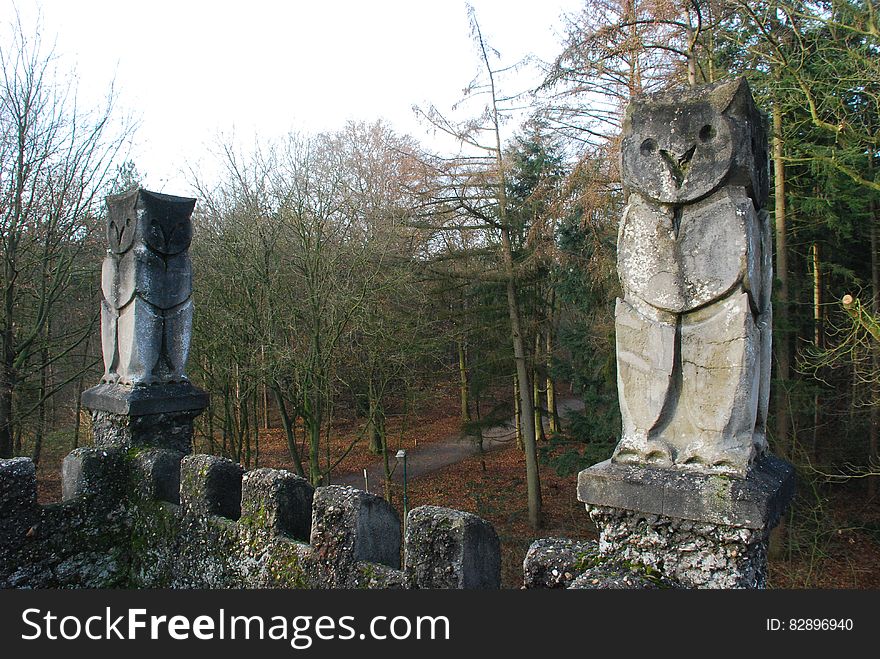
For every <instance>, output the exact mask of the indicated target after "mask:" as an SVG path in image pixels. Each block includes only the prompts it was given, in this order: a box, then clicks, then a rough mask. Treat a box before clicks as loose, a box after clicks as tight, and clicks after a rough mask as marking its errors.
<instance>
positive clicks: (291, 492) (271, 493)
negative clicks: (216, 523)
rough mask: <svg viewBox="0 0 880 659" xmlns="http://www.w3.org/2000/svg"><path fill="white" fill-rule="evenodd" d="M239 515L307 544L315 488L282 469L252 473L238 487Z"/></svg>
mask: <svg viewBox="0 0 880 659" xmlns="http://www.w3.org/2000/svg"><path fill="white" fill-rule="evenodd" d="M241 490H242V496H241V514H242V517H243V518H249V519H251V520H253V521H255V522H257V523H259V524H260V525H261V526H263V527H266V528H269V529H271V530H272V531H273V532H275V533H284V534H286V535H289V536H290V537H291V538H295V539H297V540H302V541H304V542H308V540H309V536H310V534H311V529H312V499H313V498H314V496H315V488H313V487H312V485H311V483H309V482H308V481H307V480H306V479H305V478H302V477H301V476H297V475H296V474H292V473H290V472H289V471H284V470H282V469H254V470H253V471H249V472H247V473H246V474H245V475H244V479H243V480H242V484H241Z"/></svg>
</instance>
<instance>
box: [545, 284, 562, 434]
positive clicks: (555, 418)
mask: <svg viewBox="0 0 880 659" xmlns="http://www.w3.org/2000/svg"><path fill="white" fill-rule="evenodd" d="M555 297H556V296H555V293H551V296H550V310H549V311H550V313H549V320H548V323H547V325H548V326H547V332H546V344H545V350H546V354H545V355H544V368H545V369H546V370H547V372H546V375H547V380H546V382H547V415H548V416H549V421H550V433H551V434H556V433H558V432H560V431H561V430H562V425H561V424H560V423H559V408H558V407H557V406H556V383H555V382H554V381H553V377H552V372H553V371H552V369H553V328H554V317H555V310H554V307H555V304H554V298H555Z"/></svg>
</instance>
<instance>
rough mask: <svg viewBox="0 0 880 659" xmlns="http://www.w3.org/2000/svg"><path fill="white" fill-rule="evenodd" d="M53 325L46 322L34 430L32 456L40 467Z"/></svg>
mask: <svg viewBox="0 0 880 659" xmlns="http://www.w3.org/2000/svg"><path fill="white" fill-rule="evenodd" d="M51 327H52V326H51V324H50V323H49V322H48V321H47V322H46V329H45V332H44V343H43V347H42V348H40V363H41V368H40V389H39V392H38V394H37V395H38V396H39V399H38V400H39V402H38V403H37V427H36V429H35V430H34V450H33V453H32V454H31V460H33V462H34V465H35V466H39V464H40V457H41V453H42V451H43V437H44V436H45V434H46V402H47V401H46V398H47V394H48V392H49V341H50V340H51V337H52V329H51Z"/></svg>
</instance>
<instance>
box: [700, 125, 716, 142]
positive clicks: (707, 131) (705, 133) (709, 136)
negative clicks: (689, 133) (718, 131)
mask: <svg viewBox="0 0 880 659" xmlns="http://www.w3.org/2000/svg"><path fill="white" fill-rule="evenodd" d="M714 138H715V128H713V127H712V126H711V125H710V124H706V125H705V126H703V127H702V128H701V129H700V141H701V142H710V141H712V140H713V139H714Z"/></svg>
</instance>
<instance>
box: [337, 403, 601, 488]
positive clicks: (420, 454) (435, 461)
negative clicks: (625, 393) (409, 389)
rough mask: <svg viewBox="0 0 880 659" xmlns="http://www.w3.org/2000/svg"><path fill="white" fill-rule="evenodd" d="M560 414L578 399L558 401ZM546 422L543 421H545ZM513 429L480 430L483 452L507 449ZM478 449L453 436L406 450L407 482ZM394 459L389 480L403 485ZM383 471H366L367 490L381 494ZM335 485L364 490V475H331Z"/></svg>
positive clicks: (400, 469) (375, 468)
mask: <svg viewBox="0 0 880 659" xmlns="http://www.w3.org/2000/svg"><path fill="white" fill-rule="evenodd" d="M557 407H558V409H559V414H560V416H561V417H563V418H565V416H566V415H568V414H569V413H570V412H573V411H580V410H582V409H583V408H584V403H583V401H582V400H581V399H579V398H563V399H561V400H559V401H558V402H557ZM545 423H546V422H545ZM515 432H516V430H515V426H514V421H513V419H510V420H509V421H507V422H506V423H504V424H502V425H500V426H494V427H492V428H488V429H487V430H485V431H483V450H484V451H486V452H488V451H493V450H497V449H500V448H504V447H507V446H510V445H511V443H513V442H514V441H515ZM479 452H480V451H479V448H478V447H477V444H476V442H475V441H474V438H473V437H469V436H466V435H452V436H450V437H447V438H446V439H443V440H441V441H439V442H433V443H431V444H426V445H424V446H419V447H416V448H412V449H408V450H407V452H406V462H407V464H406V471H407V479H408V480H412V479H413V478H418V477H419V476H422V475H424V474H428V473H430V472H432V471H437V470H438V469H442V468H443V467H446V466H448V465H451V464H455V463H456V462H461V461H462V460H464V459H466V458H469V457H471V456H473V455H478V454H479ZM396 462H397V460H396V459H395V458H394V457H393V456H392V457H391V460H390V466H391V469H392V470H393V472H394V473H393V475H392V477H391V479H392V481H394V482H395V483H401V482H403V464H402V463H401V464H399V465H397V466H396V468H395V463H396ZM383 478H384V468H383V464H382V462H381V461H380V462H376V463H375V464H373V465H371V466H370V467H368V468H367V481H368V482H369V491H370V492H372V493H374V494H380V495H381V494H382V493H383ZM333 484H334V485H351V486H352V487H357V488H359V489H366V488H365V487H364V475H363V473H359V474H358V473H355V474H343V475H340V476H334V478H333Z"/></svg>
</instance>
